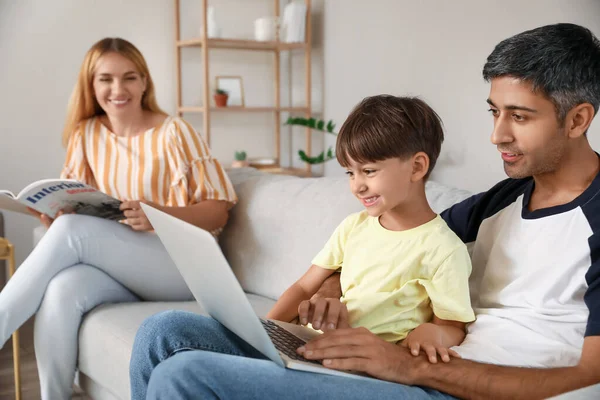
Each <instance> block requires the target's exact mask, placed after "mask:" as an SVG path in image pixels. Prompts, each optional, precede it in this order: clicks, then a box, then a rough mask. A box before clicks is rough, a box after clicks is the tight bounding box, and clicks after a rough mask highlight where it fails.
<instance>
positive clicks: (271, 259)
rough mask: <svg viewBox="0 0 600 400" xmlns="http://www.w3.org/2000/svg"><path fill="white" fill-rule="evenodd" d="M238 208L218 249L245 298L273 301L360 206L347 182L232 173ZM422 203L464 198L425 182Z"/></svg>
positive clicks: (444, 204)
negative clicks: (259, 297) (263, 298)
mask: <svg viewBox="0 0 600 400" xmlns="http://www.w3.org/2000/svg"><path fill="white" fill-rule="evenodd" d="M229 176H230V177H231V180H232V182H233V184H234V186H235V189H236V191H237V194H238V197H239V199H240V200H239V203H238V204H237V205H236V206H235V207H234V208H233V209H232V212H231V216H230V219H229V222H228V224H227V227H226V228H225V231H224V232H223V233H222V235H221V245H222V248H223V252H224V253H225V256H226V257H227V259H228V260H229V262H230V264H231V267H232V269H233V271H234V273H235V274H236V276H237V277H238V279H239V281H240V283H241V285H242V287H243V288H244V290H245V291H246V292H250V293H256V294H259V295H262V296H266V297H269V298H272V299H276V298H278V297H279V296H280V295H281V293H283V291H284V290H285V289H286V288H287V287H288V286H289V285H290V284H292V283H293V282H294V281H295V280H296V279H298V278H299V277H300V276H301V275H302V274H303V273H304V272H305V271H306V270H307V269H308V267H309V266H310V262H311V260H312V258H313V257H314V256H315V255H316V254H317V252H318V251H319V250H321V248H322V246H323V245H324V244H325V242H326V241H327V239H329V236H330V235H331V234H332V233H333V231H334V229H335V228H336V227H337V225H338V224H339V223H340V222H341V221H342V220H343V219H344V218H345V217H346V216H348V215H349V214H351V213H353V212H357V211H360V210H361V209H362V208H363V206H362V205H361V204H360V203H359V201H358V200H357V199H356V198H355V197H354V196H353V195H352V194H351V193H350V190H349V185H348V178H346V177H344V176H341V177H326V178H298V177H293V176H277V175H275V176H274V175H270V174H266V173H261V172H257V171H256V170H253V169H241V170H232V171H230V172H229ZM426 191H427V197H428V199H429V201H430V204H431V206H432V208H433V210H434V211H436V212H441V211H443V210H445V209H446V208H448V207H450V206H451V205H452V204H454V203H456V202H458V201H461V200H463V199H465V198H466V197H468V196H469V192H467V191H464V190H459V189H454V188H450V187H448V186H445V185H441V184H439V183H436V182H428V183H427V186H426Z"/></svg>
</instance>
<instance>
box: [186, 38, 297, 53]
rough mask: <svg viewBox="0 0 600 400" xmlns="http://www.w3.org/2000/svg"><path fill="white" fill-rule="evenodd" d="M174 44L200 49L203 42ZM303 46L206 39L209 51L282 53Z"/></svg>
mask: <svg viewBox="0 0 600 400" xmlns="http://www.w3.org/2000/svg"><path fill="white" fill-rule="evenodd" d="M176 43H177V46H178V47H202V46H203V45H204V40H203V39H202V38H193V39H186V40H178V41H177V42H176ZM305 46H306V44H305V43H283V42H259V41H256V40H244V39H208V48H209V49H236V50H263V51H265V50H266V51H277V50H279V51H282V50H294V49H304V47H305Z"/></svg>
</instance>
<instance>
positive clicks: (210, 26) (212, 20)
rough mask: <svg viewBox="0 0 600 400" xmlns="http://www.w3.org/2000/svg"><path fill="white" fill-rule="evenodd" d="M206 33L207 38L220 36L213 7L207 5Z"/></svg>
mask: <svg viewBox="0 0 600 400" xmlns="http://www.w3.org/2000/svg"><path fill="white" fill-rule="evenodd" d="M206 33H207V35H208V37H209V38H219V37H221V28H220V27H219V24H218V23H217V19H216V17H215V8H214V7H208V10H207V13H206Z"/></svg>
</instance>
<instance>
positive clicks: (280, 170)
mask: <svg viewBox="0 0 600 400" xmlns="http://www.w3.org/2000/svg"><path fill="white" fill-rule="evenodd" d="M258 170H259V171H262V172H268V173H269V174H277V175H293V176H300V177H302V178H307V177H311V176H314V174H313V173H311V172H310V171H307V170H306V168H284V167H272V168H258Z"/></svg>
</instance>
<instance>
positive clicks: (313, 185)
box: [36, 168, 469, 400]
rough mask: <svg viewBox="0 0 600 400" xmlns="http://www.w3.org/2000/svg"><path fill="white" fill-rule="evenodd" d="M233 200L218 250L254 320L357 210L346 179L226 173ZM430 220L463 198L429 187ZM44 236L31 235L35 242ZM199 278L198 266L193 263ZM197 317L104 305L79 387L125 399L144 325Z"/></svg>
mask: <svg viewBox="0 0 600 400" xmlns="http://www.w3.org/2000/svg"><path fill="white" fill-rule="evenodd" d="M229 175H230V177H231V180H232V181H233V184H234V186H235V189H236V191H237V194H238V197H239V203H238V204H237V206H236V207H235V208H234V209H233V210H232V213H231V217H230V220H229V223H228V225H227V228H226V229H225V231H224V232H223V233H222V235H221V245H222V248H223V251H224V253H225V255H226V256H227V258H228V260H229V262H230V264H231V267H232V269H233V271H234V272H235V274H236V276H237V277H238V279H239V281H240V283H241V285H242V287H243V288H244V290H245V291H246V292H247V293H248V298H249V299H250V302H251V303H252V305H253V307H254V309H255V310H256V313H257V314H258V315H264V314H265V313H266V312H267V311H268V310H269V309H270V307H271V306H272V305H273V303H274V300H273V299H276V298H277V297H278V296H279V295H280V294H281V293H282V292H283V291H284V290H285V289H286V288H287V287H288V286H289V285H290V284H291V283H292V282H293V281H294V280H296V279H297V278H298V277H300V275H301V274H302V273H303V272H304V271H305V270H306V269H307V268H308V266H309V265H310V261H311V259H312V257H313V256H314V255H315V254H316V253H317V252H318V251H319V250H320V249H321V247H322V246H323V245H324V244H325V242H326V240H327V239H328V238H329V235H330V234H331V233H332V232H333V230H334V229H335V227H336V226H337V225H338V224H339V223H340V222H341V221H342V220H343V218H344V217H346V216H347V215H349V214H350V213H352V212H355V211H359V210H361V208H362V206H361V205H360V203H359V202H358V201H357V200H356V199H355V198H354V197H353V196H352V195H351V194H350V191H349V187H348V182H347V178H345V177H343V176H342V177H335V178H333V177H331V178H296V177H290V176H280V175H270V174H265V173H261V172H258V171H256V170H254V169H250V168H245V169H239V170H232V171H230V172H229ZM427 196H428V198H429V201H430V203H431V205H432V207H433V209H434V211H436V212H441V211H442V210H444V209H446V208H447V207H449V206H451V205H452V204H454V203H456V202H458V201H461V200H463V199H465V198H466V197H468V196H469V193H468V192H467V191H464V190H460V189H454V188H450V187H447V186H444V185H441V184H438V183H435V182H429V183H428V184H427ZM41 233H42V232H40V231H38V232H36V236H37V237H36V240H37V239H39V236H40V234H41ZM198 273H199V274H201V273H202V261H201V260H199V262H198ZM170 309H182V310H190V311H194V312H198V313H202V310H201V308H200V306H198V305H197V304H196V303H195V302H175V303H169V302H142V303H133V304H108V305H103V306H100V307H98V308H96V309H94V310H93V311H91V312H90V313H89V314H88V315H87V316H86V317H85V319H84V322H83V324H82V326H81V330H80V332H79V374H78V380H79V386H80V387H82V389H83V390H85V391H86V392H87V393H88V394H89V395H90V396H91V397H92V398H93V399H96V400H108V399H110V400H114V399H121V400H126V399H129V398H130V396H129V374H128V368H129V359H130V353H131V348H132V344H133V340H134V337H135V333H136V331H137V329H138V327H139V325H140V324H141V323H142V321H143V320H144V319H145V318H147V317H149V316H151V315H153V314H155V313H157V312H160V311H163V310H170Z"/></svg>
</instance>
